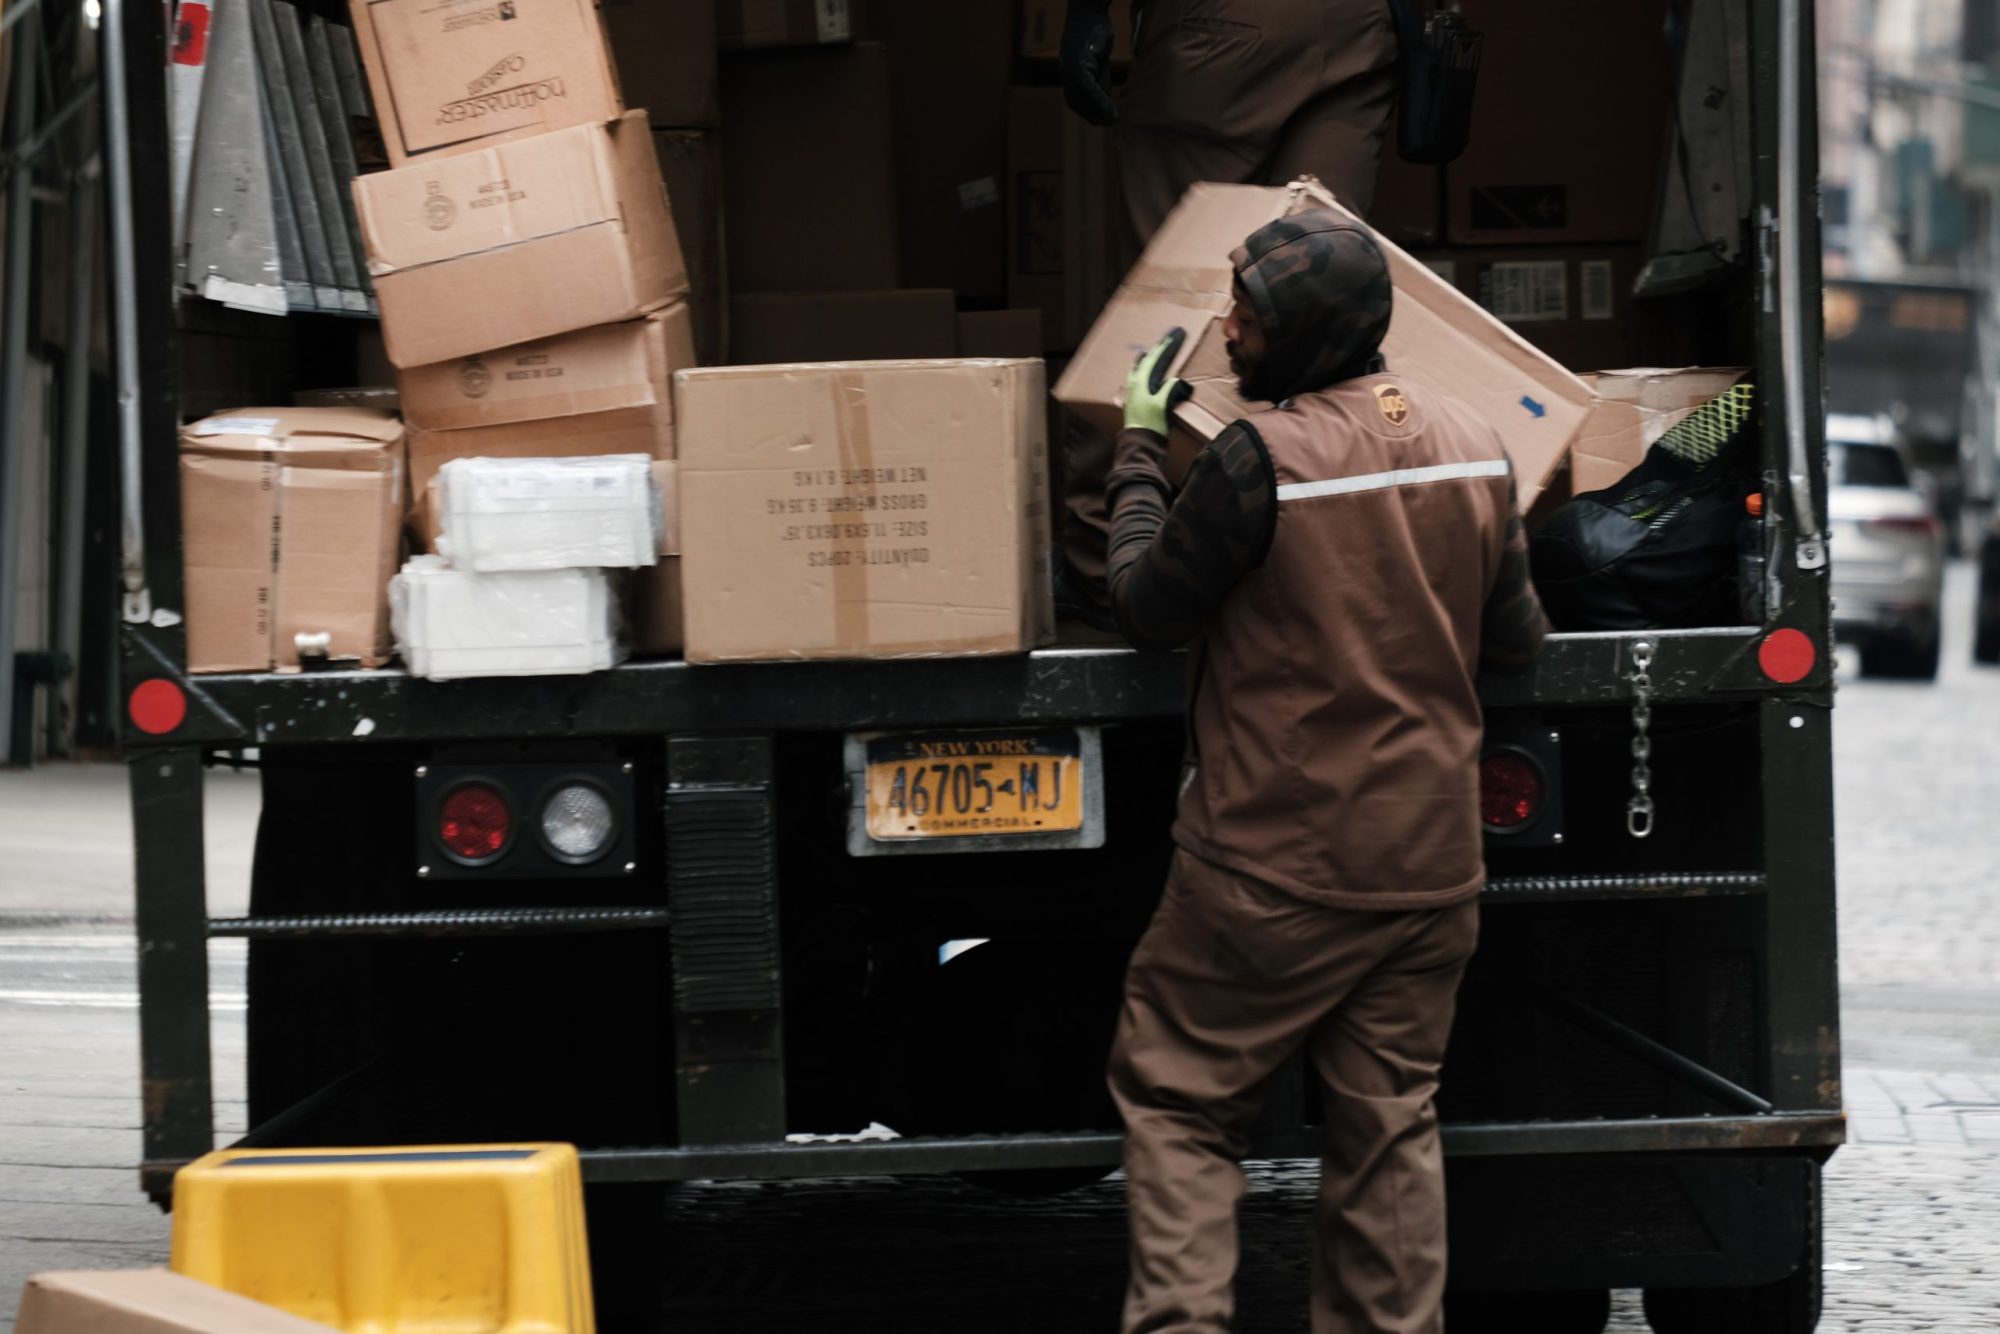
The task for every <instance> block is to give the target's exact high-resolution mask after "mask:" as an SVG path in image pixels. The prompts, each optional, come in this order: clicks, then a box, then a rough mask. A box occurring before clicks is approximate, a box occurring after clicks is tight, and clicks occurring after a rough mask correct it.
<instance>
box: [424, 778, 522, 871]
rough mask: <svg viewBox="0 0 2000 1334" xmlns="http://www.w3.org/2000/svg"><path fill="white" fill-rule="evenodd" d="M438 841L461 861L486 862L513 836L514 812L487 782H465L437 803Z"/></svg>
mask: <svg viewBox="0 0 2000 1334" xmlns="http://www.w3.org/2000/svg"><path fill="white" fill-rule="evenodd" d="M437 836H438V842H439V843H440V844H442V845H443V847H444V850H445V851H446V852H448V853H450V854H451V855H452V856H454V857H456V858H457V859H458V860H459V861H462V862H486V861H491V860H493V858H495V857H498V856H499V855H500V854H501V853H503V852H505V851H506V850H507V844H508V842H509V841H510V840H511V839H512V838H513V837H514V812H513V811H512V810H510V809H509V808H508V806H507V799H506V798H505V797H503V796H501V795H500V793H499V792H498V791H497V790H496V789H494V788H491V787H488V786H487V785H486V784H484V783H466V784H464V785H463V786H461V787H455V788H453V789H452V790H451V791H450V792H447V793H446V794H445V797H444V800H443V801H441V802H439V803H438V823H437Z"/></svg>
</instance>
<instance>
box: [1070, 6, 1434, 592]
mask: <svg viewBox="0 0 2000 1334" xmlns="http://www.w3.org/2000/svg"><path fill="white" fill-rule="evenodd" d="M1140 14H1141V17H1140V20H1139V45H1138V49H1137V50H1136V51H1135V52H1134V53H1133V59H1132V72H1131V76H1130V78H1129V79H1128V80H1127V81H1126V84H1125V86H1124V88H1123V90H1122V92H1121V96H1120V98H1119V103H1118V134H1117V148H1118V170H1119V177H1120V185H1121V188H1122V190H1123V192H1124V196H1125V210H1126V216H1127V221H1128V222H1129V223H1130V227H1129V231H1128V234H1127V238H1126V242H1127V250H1126V253H1125V254H1124V255H1123V256H1121V259H1122V261H1123V264H1124V265H1125V266H1128V267H1129V266H1130V264H1131V263H1132V261H1134V260H1136V259H1137V258H1138V257H1139V252H1140V251H1141V250H1142V249H1144V247H1145V244H1146V242H1147V241H1148V240H1149V239H1150V238H1151V237H1152V235H1153V233H1154V232H1155V231H1157V230H1158V229H1159V226H1160V223H1161V222H1162V221H1163V220H1165V218H1166V216H1167V214H1168V212H1169V211H1170V210H1172V208H1173V206H1174V205H1175V204H1177V203H1179V202H1180V197H1181V196H1182V195H1183V194H1185V193H1186V192H1187V189H1188V187H1189V186H1191V185H1193V184H1194V183H1195V182H1196V181H1220V182H1223V183H1225V184H1230V185H1242V184H1259V185H1283V184H1285V183H1286V182H1288V181H1291V180H1293V179H1295V178H1297V177H1299V176H1317V177H1319V179H1320V181H1321V182H1322V183H1323V184H1324V185H1325V186H1326V187H1327V189H1329V190H1331V191H1332V192H1333V194H1334V197H1335V198H1337V199H1339V200H1340V202H1341V203H1342V204H1344V205H1346V206H1347V207H1348V208H1350V209H1352V210H1354V211H1355V212H1356V213H1359V214H1361V215H1362V216H1363V217H1366V216H1367V214H1368V210H1369V207H1370V205H1372V204H1373V203H1374V200H1375V167H1376V162H1377V160H1378V157H1379V155H1380V151H1381V146H1382V136H1383V130H1384V127H1385V126H1386V125H1387V124H1388V120H1389V111H1390V108H1391V106H1392V105H1393V104H1394V101H1395V96H1396V33H1395V28H1394V26H1393V23H1392V21H1391V19H1390V14H1389V0H1145V4H1144V6H1143V8H1142V9H1141V11H1140ZM1239 239H1240V238H1239ZM1160 332H1161V333H1165V332H1166V330H1164V329H1162V330H1161V331H1160ZM1111 451H1112V441H1111V440H1110V438H1109V437H1106V436H1103V435H1100V434H1099V433H1097V432H1095V431H1091V430H1088V429H1085V428H1083V427H1082V426H1081V424H1080V423H1072V424H1071V429H1070V430H1069V431H1068V432H1067V436H1066V439H1065V441H1064V453H1065V461H1064V476H1065V478H1066V479H1067V480H1066V483H1065V486H1066V492H1067V496H1066V504H1065V513H1064V516H1063V549H1064V552H1065V554H1066V555H1067V556H1068V557H1069V562H1070V565H1071V566H1072V567H1073V568H1074V569H1075V570H1076V572H1077V573H1078V574H1079V575H1081V576H1082V577H1083V580H1084V583H1085V584H1086V585H1087V586H1088V589H1089V590H1091V591H1094V592H1095V593H1096V594H1097V595H1098V596H1100V597H1101V596H1103V592H1104V559H1105V547H1106V545H1107V543H1108V542H1109V540H1110V532H1111V521H1110V516H1109V515H1108V514H1107V513H1106V512H1105V507H1104V481H1105V478H1106V477H1107V476H1108V475H1109V473H1110V471H1111Z"/></svg>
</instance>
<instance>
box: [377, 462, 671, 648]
mask: <svg viewBox="0 0 2000 1334" xmlns="http://www.w3.org/2000/svg"><path fill="white" fill-rule="evenodd" d="M653 468H654V464H653V461H652V460H651V459H649V458H647V457H646V456H645V455H644V454H608V455H600V456H595V457H583V458H526V459H490V458H469V459H452V460H450V461H449V462H447V463H445V464H444V466H443V467H442V468H440V469H439V471H438V475H437V478H436V481H435V483H434V484H433V486H432V488H431V490H432V492H433V501H432V509H431V512H432V513H433V514H434V515H435V518H436V528H435V531H434V533H433V541H432V545H434V546H435V548H436V550H437V553H438V554H436V555H430V556H414V557H412V558H411V559H410V560H409V561H408V562H407V563H405V565H404V566H403V569H402V572H401V573H400V574H398V575H397V576H396V578H395V580H394V581H393V582H392V584H391V586H390V592H389V605H390V612H391V617H392V620H393V622H394V625H395V631H396V643H397V647H398V650H399V651H400V652H401V653H402V655H403V661H404V663H405V665H406V666H408V668H409V670H410V672H411V673H412V674H413V675H416V676H422V677H427V678H429V679H431V680H434V681H442V680H452V679H455V678H459V677H466V676H545V675H555V674H575V673H582V672H594V671H602V670H603V669H605V668H607V667H610V666H611V665H612V664H614V663H616V662H617V661H619V660H620V659H621V658H623V657H624V651H623V648H622V647H621V645H620V644H619V642H618V619H619V617H618V601H617V596H616V591H615V590H614V589H613V588H612V586H611V583H610V581H609V578H608V577H607V574H606V572H607V571H609V570H634V571H637V570H644V569H648V568H650V567H652V566H654V565H657V564H658V562H659V559H660V556H659V551H660V547H661V545H662V544H663V541H662V539H663V533H664V531H665V528H666V524H665V521H664V518H663V514H662V507H661V487H660V486H659V484H658V482H657V481H656V480H655V477H654V472H653Z"/></svg>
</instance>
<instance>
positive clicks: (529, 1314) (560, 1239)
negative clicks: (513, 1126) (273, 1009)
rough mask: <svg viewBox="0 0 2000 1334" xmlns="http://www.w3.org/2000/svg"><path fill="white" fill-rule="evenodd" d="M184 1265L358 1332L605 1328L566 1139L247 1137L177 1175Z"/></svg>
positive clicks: (178, 1240)
mask: <svg viewBox="0 0 2000 1334" xmlns="http://www.w3.org/2000/svg"><path fill="white" fill-rule="evenodd" d="M173 1268H174V1271H175V1272H176V1273H180V1274H185V1275H187V1276H188V1277H189V1278H194V1279H200V1280H201V1281H202V1282H204V1283H210V1284H213V1285H214V1286H216V1287H218V1288H225V1289H227V1290H228V1291H230V1292H235V1293H240V1294H242V1295H243V1296H245V1297H250V1298H254V1299H255V1300H257V1301H260V1302H264V1303H266V1304H268V1305H271V1306H276V1307H279V1308H281V1309H283V1310H286V1311H290V1312H292V1313H293V1314H295V1315H300V1316H304V1317H305V1318H306V1319H308V1320H317V1321H319V1322H320V1323H321V1324H326V1325H332V1326H334V1327H335V1328H337V1329H343V1330H346V1331H348V1334H488V1332H489V1331H491V1332H492V1334H595V1330H596V1319H595V1316H594V1314H593V1312H592V1307H591V1298H590V1263H589V1253H588V1251H587V1249H586V1246H585V1241H584V1227H583V1176H582V1172H581V1170H580V1168H579V1165H578V1162H577V1156H576V1149H575V1148H574V1147H572V1146H570V1145H567V1144H490V1145H448V1146H443V1147H438V1148H404V1149H238V1150H224V1151H222V1152H220V1153H212V1154H209V1155H208V1156H207V1157H206V1158H202V1159H199V1160H197V1161H195V1162H193V1163H190V1164H188V1165H187V1166H186V1167H184V1168H182V1169H181V1171H180V1173H179V1174H178V1175H177V1176H176V1177H175V1178H174V1239H173Z"/></svg>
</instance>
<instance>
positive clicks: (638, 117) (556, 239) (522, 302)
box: [354, 111, 687, 367]
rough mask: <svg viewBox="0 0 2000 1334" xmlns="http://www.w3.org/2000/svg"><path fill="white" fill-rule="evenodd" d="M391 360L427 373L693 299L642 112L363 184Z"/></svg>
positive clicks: (365, 229)
mask: <svg viewBox="0 0 2000 1334" xmlns="http://www.w3.org/2000/svg"><path fill="white" fill-rule="evenodd" d="M354 197H355V203H356V205H357V206H358V208H359V212H360V217H361V231H362V236H363V238H364V240H365V241H366V243H367V247H368V270H369V272H370V273H372V274H373V275H374V278H375V295H376V298H377V299H378V300H379V301H380V302H381V306H382V335H383V339H384V341H385V343H386V344H387V347H388V353H389V360H390V361H392V362H394V363H395V364H396V365H398V366H401V367H410V366H425V365H429V364H431V363H432V362H439V361H449V360H452V359H454V358H457V357H463V356H467V355H470V354H471V353H474V352H489V351H491V350H493V349H494V348H497V347H511V346H513V345H514V344H516V343H523V342H528V341H531V340H533V339H537V338H547V337H550V336H551V335H554V334H560V333H568V332H570V331H571V330H573V329H587V328H589V327H590V326H592V325H594V324H610V323H613V322H615V321H618V320H629V319H633V318H635V317H637V316H640V315H644V314H645V313H646V312H648V311H651V310H657V309H658V308H660V307H661V306H664V305H666V304H667V303H669V302H671V301H674V300H676V299H678V298H679V297H681V296H683V295H684V294H685V293H686V292H687V271H686V269H685V267H684V265H683V264H682V262H681V248H680V240H679V238H678V236H677V235H676V233H675V229H674V219H673V215H672V213H671V212H669V210H668V207H667V193H666V188H665V186H664V185H662V184H661V180H660V164H659V160H658V158H657V157H656V156H655V155H654V152H653V141H652V133H651V131H650V130H648V129H647V127H646V118H645V113H644V112H639V111H634V112H630V113H627V114H626V115H624V116H622V117H620V118H618V119H617V120H613V121H608V122H605V123H603V124H598V125H580V126H576V127H574V128H572V129H566V130H558V131H555V132H554V133H552V134H543V135H536V136H535V137H533V138H531V139H517V140H511V141H508V142H505V143H497V144H492V145H489V146H487V147H483V148H480V149H479V150H477V151H474V152H467V153H463V154H459V155H456V156H453V157H448V158H442V159H439V160H438V161H435V162H425V163H422V164H420V165H416V166H410V167H404V168H401V169H399V170H396V171H385V172H378V173H376V174H375V175H373V176H363V177H360V178H359V179H357V180H356V181H355V183H354Z"/></svg>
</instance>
